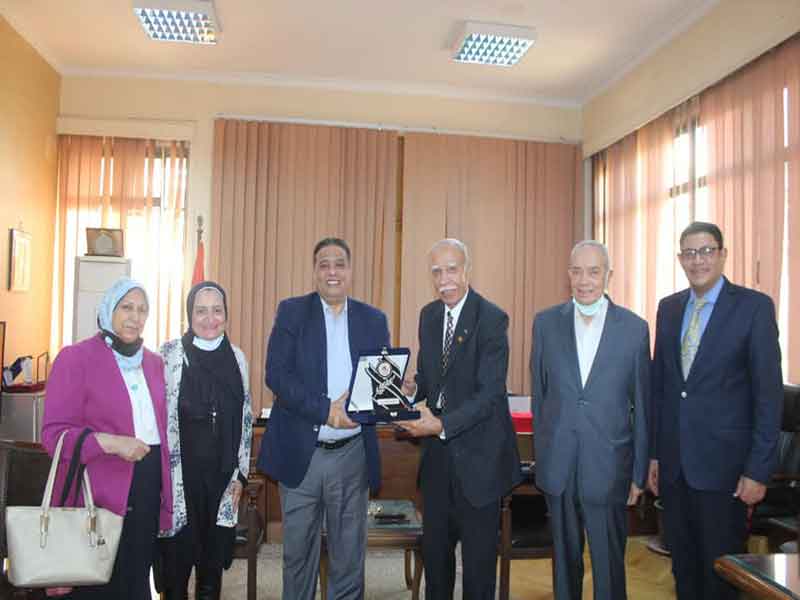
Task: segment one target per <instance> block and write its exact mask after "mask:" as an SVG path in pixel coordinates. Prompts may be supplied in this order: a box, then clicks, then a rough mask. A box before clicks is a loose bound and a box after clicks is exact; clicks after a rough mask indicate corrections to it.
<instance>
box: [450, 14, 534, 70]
mask: <svg viewBox="0 0 800 600" xmlns="http://www.w3.org/2000/svg"><path fill="white" fill-rule="evenodd" d="M535 39H536V32H535V31H534V30H533V29H531V28H530V27H518V26H516V25H496V24H494V23H475V22H473V21H467V22H465V23H464V27H463V29H462V31H461V34H460V35H459V36H458V38H457V39H456V43H455V45H454V46H453V50H454V53H453V60H455V61H458V62H464V63H473V64H479V65H496V66H498V67H510V66H513V65H515V64H517V63H518V62H519V60H520V59H521V58H522V57H523V55H524V54H525V53H526V52H527V51H528V48H530V47H531V46H532V45H533V42H534V40H535Z"/></svg>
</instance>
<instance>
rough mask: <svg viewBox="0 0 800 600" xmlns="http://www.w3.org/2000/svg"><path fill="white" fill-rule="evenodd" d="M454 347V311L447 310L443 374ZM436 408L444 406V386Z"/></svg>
mask: <svg viewBox="0 0 800 600" xmlns="http://www.w3.org/2000/svg"><path fill="white" fill-rule="evenodd" d="M452 347H453V313H451V312H450V311H449V310H448V311H447V327H446V328H445V330H444V346H443V347H442V375H444V372H445V371H446V370H447V363H448V362H449V361H450V349H451V348H452ZM436 408H437V409H439V410H441V409H442V408H444V386H442V388H441V389H440V390H439V398H438V399H437V400H436Z"/></svg>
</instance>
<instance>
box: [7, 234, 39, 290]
mask: <svg viewBox="0 0 800 600" xmlns="http://www.w3.org/2000/svg"><path fill="white" fill-rule="evenodd" d="M10 232H11V233H10V236H9V240H10V252H9V253H8V256H9V265H8V289H9V290H11V291H12V292H27V291H28V290H29V289H31V254H32V252H33V237H32V236H31V234H30V233H26V232H24V231H22V230H21V229H11V230H10Z"/></svg>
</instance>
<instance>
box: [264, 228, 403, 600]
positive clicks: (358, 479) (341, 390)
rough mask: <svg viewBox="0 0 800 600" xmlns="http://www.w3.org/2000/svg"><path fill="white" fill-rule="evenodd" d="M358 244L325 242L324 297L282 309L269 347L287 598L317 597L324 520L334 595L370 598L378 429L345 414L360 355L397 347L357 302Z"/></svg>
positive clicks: (272, 465)
mask: <svg viewBox="0 0 800 600" xmlns="http://www.w3.org/2000/svg"><path fill="white" fill-rule="evenodd" d="M351 280H352V268H351V262H350V248H349V247H348V246H347V244H346V243H345V241H344V240H341V239H339V238H326V239H323V240H321V241H320V242H318V243H317V245H316V247H315V248H314V281H315V285H316V288H317V291H316V292H314V293H311V294H308V295H306V296H300V297H296V298H289V299H287V300H284V301H283V302H281V303H280V305H279V306H278V313H277V315H276V317H275V324H274V326H273V329H272V333H271V334H270V338H269V346H268V349H267V366H266V383H267V387H269V388H270V389H271V390H272V391H273V392H274V393H275V401H274V403H273V406H272V413H271V415H270V420H269V425H268V427H267V431H266V433H265V435H264V439H263V441H262V443H261V451H260V453H259V457H258V467H259V469H261V470H262V471H263V472H265V473H267V474H268V475H269V476H270V477H272V478H273V479H276V480H277V481H278V482H279V491H280V497H281V510H282V512H283V599H284V600H312V599H313V598H314V596H315V594H316V582H317V577H318V574H319V573H318V571H319V554H320V533H321V528H322V520H323V518H324V519H325V529H326V531H327V538H328V540H327V544H328V556H329V557H330V564H329V571H328V590H327V592H328V598H330V599H331V600H344V599H359V598H363V596H364V556H365V545H366V539H367V532H366V523H367V503H368V495H369V491H368V487H369V488H372V489H377V488H378V487H379V486H380V480H381V475H380V457H379V455H378V441H377V437H376V434H375V427H374V426H366V425H364V426H358V425H357V424H356V423H354V422H353V421H351V420H350V419H349V418H348V416H347V412H346V410H345V402H346V400H347V397H348V390H349V387H350V378H351V375H352V372H353V369H354V368H355V366H356V361H357V360H358V356H359V352H361V351H365V350H375V349H377V348H382V347H383V346H388V345H389V327H388V324H387V320H386V316H385V315H384V314H383V313H382V312H381V311H379V310H378V309H376V308H373V307H371V306H369V305H367V304H364V303H362V302H358V301H357V300H353V299H352V298H349V297H348V294H349V291H350V283H351Z"/></svg>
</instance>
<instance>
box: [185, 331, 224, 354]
mask: <svg viewBox="0 0 800 600" xmlns="http://www.w3.org/2000/svg"><path fill="white" fill-rule="evenodd" d="M224 337H225V334H224V333H223V334H222V335H221V336H219V337H216V338H214V339H213V340H204V339H203V338H201V337H197V336H194V339H193V340H192V344H193V345H194V346H195V347H197V348H200V350H205V351H206V352H211V351H212V350H216V349H217V348H219V345H220V344H221V343H222V338H224Z"/></svg>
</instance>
